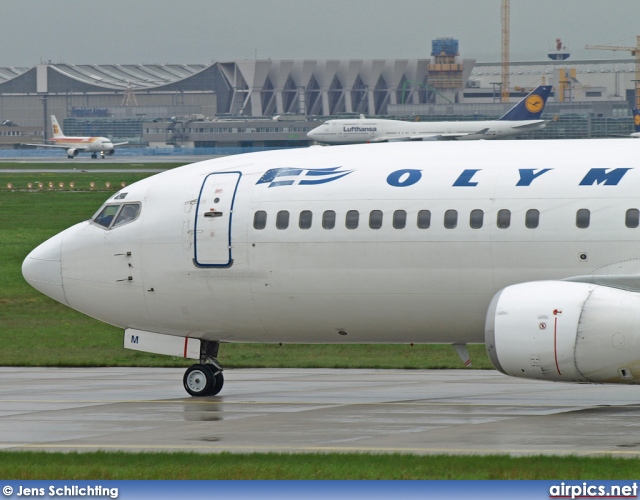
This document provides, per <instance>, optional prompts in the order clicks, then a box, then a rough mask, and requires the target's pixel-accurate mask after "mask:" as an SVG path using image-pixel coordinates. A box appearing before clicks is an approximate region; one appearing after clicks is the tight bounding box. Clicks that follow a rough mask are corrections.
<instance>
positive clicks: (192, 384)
mask: <svg viewBox="0 0 640 500" xmlns="http://www.w3.org/2000/svg"><path fill="white" fill-rule="evenodd" d="M182 383H183V385H184V388H185V390H186V391H187V392H188V393H189V394H191V395H192V396H195V397H200V396H210V395H211V391H212V390H214V389H215V388H216V383H215V379H214V377H213V372H212V371H211V369H210V368H209V367H208V366H207V365H192V366H190V367H189V368H187V371H186V372H185V373H184V377H183V378H182Z"/></svg>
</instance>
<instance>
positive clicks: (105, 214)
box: [93, 205, 120, 227]
mask: <svg viewBox="0 0 640 500" xmlns="http://www.w3.org/2000/svg"><path fill="white" fill-rule="evenodd" d="M119 209H120V205H107V206H106V207H104V208H103V209H102V211H101V212H100V213H99V214H98V215H97V216H96V217H94V219H93V222H95V223H96V224H98V225H100V226H104V227H109V226H110V225H111V222H112V221H113V217H114V216H115V215H116V214H117V213H118V210H119Z"/></svg>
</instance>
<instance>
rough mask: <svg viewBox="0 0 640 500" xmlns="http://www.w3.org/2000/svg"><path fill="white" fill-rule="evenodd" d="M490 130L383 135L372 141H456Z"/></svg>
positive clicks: (371, 141)
mask: <svg viewBox="0 0 640 500" xmlns="http://www.w3.org/2000/svg"><path fill="white" fill-rule="evenodd" d="M488 131H489V129H488V128H483V129H482V130H478V131H476V132H449V133H431V134H414V135H406V136H402V137H389V136H381V137H376V138H375V139H371V140H370V141H368V142H370V143H374V142H406V141H454V140H456V139H459V138H460V137H466V136H469V135H478V134H480V135H484V134H486V133H487V132H488Z"/></svg>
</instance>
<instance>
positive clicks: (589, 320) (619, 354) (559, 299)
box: [485, 281, 640, 384]
mask: <svg viewBox="0 0 640 500" xmlns="http://www.w3.org/2000/svg"><path fill="white" fill-rule="evenodd" d="M485 342H486V348H487V353H488V355H489V358H490V359H491V362H492V363H493V366H495V367H496V369H498V370H500V371H501V372H502V373H504V374H506V375H511V376H513V377H520V378H530V379H539V380H554V381H567V382H595V383H618V384H640V294H639V293H635V292H631V291H626V290H620V289H616V288H611V287H608V286H601V285H595V284H589V283H580V282H569V281H539V282H530V283H522V284H518V285H513V286H509V287H507V288H504V289H503V290H501V291H500V292H498V293H497V294H496V295H495V296H494V298H493V300H492V301H491V305H490V306H489V311H488V313H487V319H486V323H485Z"/></svg>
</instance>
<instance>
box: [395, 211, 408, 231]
mask: <svg viewBox="0 0 640 500" xmlns="http://www.w3.org/2000/svg"><path fill="white" fill-rule="evenodd" d="M406 225H407V212H405V211H404V210H396V211H395V212H393V228H394V229H404V227H405V226H406Z"/></svg>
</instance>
